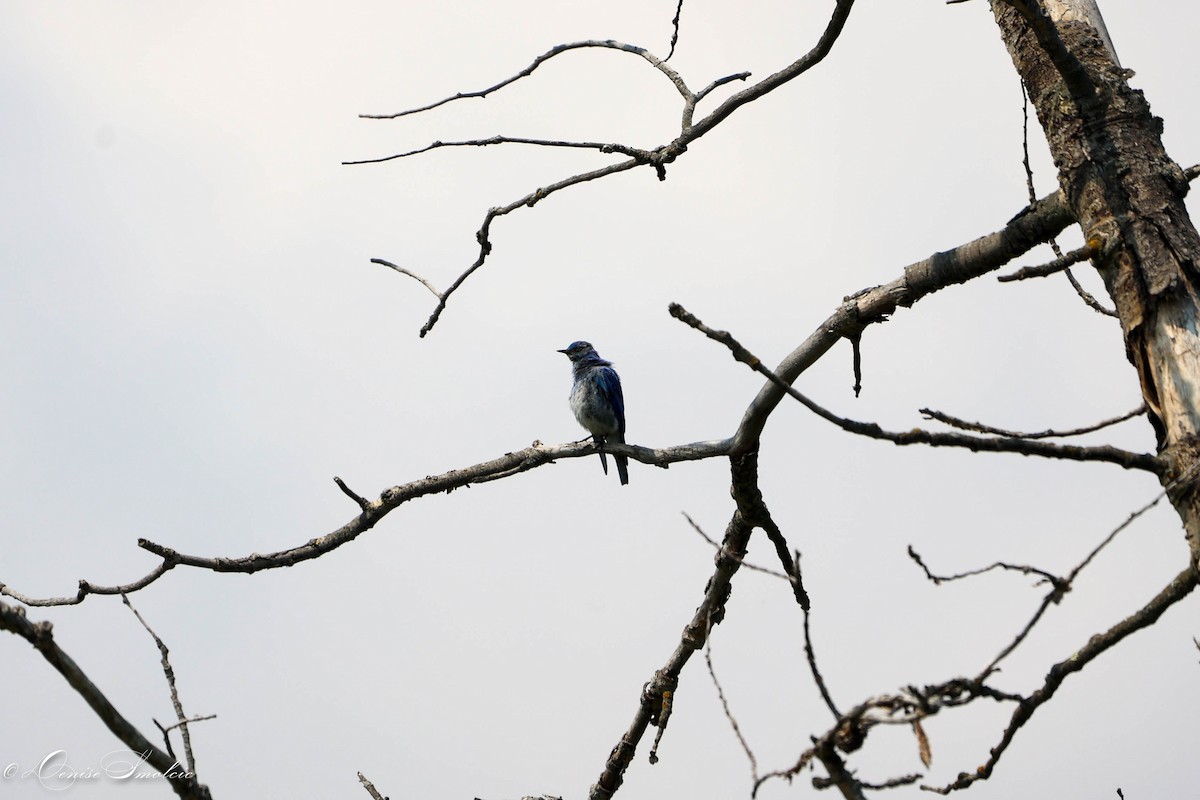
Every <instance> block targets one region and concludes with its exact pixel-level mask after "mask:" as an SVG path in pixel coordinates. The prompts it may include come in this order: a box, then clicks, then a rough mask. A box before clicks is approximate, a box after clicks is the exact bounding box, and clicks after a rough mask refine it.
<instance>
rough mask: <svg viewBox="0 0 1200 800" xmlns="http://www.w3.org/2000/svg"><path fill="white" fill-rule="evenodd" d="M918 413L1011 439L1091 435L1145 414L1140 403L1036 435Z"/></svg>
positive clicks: (924, 410)
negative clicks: (1077, 425)
mask: <svg viewBox="0 0 1200 800" xmlns="http://www.w3.org/2000/svg"><path fill="white" fill-rule="evenodd" d="M920 412H921V414H922V415H923V416H924V417H925V418H926V419H936V420H937V421H938V422H944V423H946V424H947V425H949V426H951V427H953V428H959V429H961V430H966V431H975V432H976V433H990V434H994V435H996V436H1007V437H1009V438H1013V439H1062V438H1066V437H1068V436H1082V435H1083V434H1085V433H1093V432H1095V431H1098V430H1101V429H1102V428H1107V427H1109V426H1111V425H1116V424H1118V423H1121V422H1125V421H1126V420H1129V419H1133V418H1134V417H1138V416H1141V415H1142V414H1145V413H1146V404H1145V403H1142V404H1141V405H1140V406H1138V407H1137V408H1135V409H1134V410H1133V411H1129V412H1126V413H1124V414H1121V415H1120V416H1117V417H1113V418H1112V419H1106V420H1102V421H1100V422H1097V423H1095V424H1094V425H1086V426H1084V427H1082V428H1070V429H1068V430H1065V431H1056V430H1052V429H1049V428H1048V429H1046V430H1044V431H1039V432H1037V433H1019V432H1017V431H1010V430H1006V429H1004V428H993V427H992V426H990V425H984V424H983V423H982V422H967V421H965V420H961V419H959V418H957V417H952V416H950V415H949V414H944V413H942V412H941V411H934V410H933V409H929V408H922V409H920Z"/></svg>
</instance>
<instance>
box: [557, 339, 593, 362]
mask: <svg viewBox="0 0 1200 800" xmlns="http://www.w3.org/2000/svg"><path fill="white" fill-rule="evenodd" d="M558 352H560V353H563V354H565V355H566V357H567V358H569V359H571V360H572V361H578V360H579V359H581V358H587V357H588V356H589V355H593V354H595V352H596V348H594V347H592V345H591V344H590V343H589V342H571V344H569V345H567V348H566V349H565V350H559V351H558Z"/></svg>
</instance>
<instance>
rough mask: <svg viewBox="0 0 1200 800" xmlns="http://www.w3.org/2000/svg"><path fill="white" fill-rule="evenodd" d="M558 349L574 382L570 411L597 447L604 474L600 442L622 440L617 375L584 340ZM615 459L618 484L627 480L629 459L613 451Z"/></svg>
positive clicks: (622, 398)
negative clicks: (568, 365) (569, 362)
mask: <svg viewBox="0 0 1200 800" xmlns="http://www.w3.org/2000/svg"><path fill="white" fill-rule="evenodd" d="M558 352H560V353H563V354H565V355H566V357H567V358H569V359H571V374H572V377H573V378H574V383H573V384H572V386H571V395H570V404H571V411H573V412H575V419H577V420H578V421H579V424H580V425H582V426H583V427H584V428H585V429H587V431H588V432H589V433H591V434H592V440H593V441H595V442H596V444H597V445H598V446H599V447H600V466H602V467H603V468H604V474H605V475H607V474H608V459H607V458H605V456H604V449H603V448H604V443H605V442H606V441H610V442H620V443H621V444H624V443H625V395H624V394H623V393H622V392H621V379H620V378H619V377H617V371H616V370H615V369H613V366H612V362H611V361H606V360H604V359H603V358H601V357H600V354H599V353H597V352H596V348H594V347H592V345H591V344H590V343H588V342H582V341H580V342H572V343H571V344H570V345H568V346H567V348H566V349H565V350H559V351H558ZM613 459H614V460H615V461H616V462H617V474H618V475H619V476H620V478H621V485H622V486H624V485H625V484H627V483H629V459H628V458H627V457H626V456H620V455H614V456H613Z"/></svg>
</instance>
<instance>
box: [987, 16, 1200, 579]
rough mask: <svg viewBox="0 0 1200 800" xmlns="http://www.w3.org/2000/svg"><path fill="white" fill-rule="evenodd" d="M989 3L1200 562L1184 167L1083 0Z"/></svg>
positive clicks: (1191, 245)
mask: <svg viewBox="0 0 1200 800" xmlns="http://www.w3.org/2000/svg"><path fill="white" fill-rule="evenodd" d="M992 12H993V14H994V15H995V17H996V22H997V24H998V25H999V27H1000V31H1001V35H1002V36H1003V37H1004V43H1005V45H1006V46H1007V48H1008V52H1009V54H1010V55H1011V56H1012V60H1013V65H1014V66H1015V67H1016V69H1017V72H1018V73H1019V74H1020V76H1021V80H1022V81H1024V83H1025V87H1026V90H1027V91H1028V93H1029V97H1030V99H1031V101H1032V102H1033V104H1034V106H1035V107H1036V109H1037V115H1038V120H1039V121H1040V122H1041V125H1042V129H1043V130H1044V131H1045V133H1046V139H1047V141H1048V142H1049V145H1050V152H1051V154H1052V155H1053V157H1054V163H1055V165H1056V166H1057V168H1058V180H1059V185H1060V186H1061V188H1062V190H1063V192H1064V194H1065V195H1066V197H1067V201H1068V204H1069V206H1070V209H1071V211H1072V212H1073V213H1074V215H1075V218H1076V220H1078V222H1079V225H1080V227H1081V228H1082V229H1083V232H1084V235H1085V237H1086V239H1087V242H1088V246H1089V247H1090V248H1091V249H1092V251H1093V257H1092V264H1093V265H1094V266H1095V267H1096V269H1097V270H1099V272H1100V275H1101V276H1102V277H1103V279H1104V284H1105V286H1106V287H1107V289H1108V292H1109V294H1110V295H1111V296H1112V299H1113V302H1114V303H1115V305H1116V309H1117V315H1118V316H1119V317H1120V321H1121V329H1122V331H1123V333H1124V337H1125V351H1126V354H1127V355H1128V357H1129V360H1130V362H1132V363H1133V366H1134V367H1135V368H1136V369H1137V373H1138V377H1139V379H1140V380H1141V386H1142V394H1143V396H1144V397H1145V399H1146V406H1147V408H1148V409H1149V415H1148V416H1149V418H1150V421H1151V424H1152V425H1153V426H1154V430H1155V433H1156V434H1157V436H1158V449H1159V453H1160V455H1161V456H1162V458H1163V459H1164V460H1165V461H1166V462H1167V464H1168V471H1167V474H1166V476H1165V477H1164V478H1163V482H1164V485H1165V486H1167V487H1168V488H1169V489H1171V492H1170V496H1171V501H1172V502H1173V503H1174V505H1175V508H1176V510H1177V511H1178V512H1179V515H1180V517H1181V518H1182V520H1183V525H1184V530H1185V532H1186V535H1187V540H1188V545H1189V547H1190V549H1191V562H1192V568H1193V570H1200V493H1198V491H1197V485H1198V482H1197V481H1196V480H1195V478H1196V477H1197V473H1200V330H1198V328H1200V325H1198V322H1197V320H1198V315H1200V311H1198V305H1200V236H1198V235H1197V233H1196V228H1195V226H1194V225H1193V224H1192V221H1191V219H1190V218H1189V216H1188V213H1187V209H1186V208H1185V206H1184V203H1183V198H1184V195H1185V194H1186V193H1187V190H1188V182H1187V179H1186V177H1185V175H1184V172H1183V170H1182V169H1180V167H1179V165H1178V164H1176V163H1175V162H1174V161H1172V160H1171V158H1170V157H1169V156H1168V155H1167V153H1166V150H1165V149H1164V148H1163V144H1162V139H1161V133H1162V120H1161V119H1159V118H1157V117H1155V116H1153V115H1152V114H1151V113H1150V105H1149V103H1147V102H1146V99H1145V97H1144V96H1143V95H1142V92H1141V91H1139V90H1136V89H1132V88H1130V86H1129V83H1128V78H1129V77H1130V76H1131V75H1132V73H1131V72H1129V71H1128V70H1125V69H1123V68H1122V67H1121V66H1120V65H1119V63H1118V62H1117V60H1116V55H1115V53H1114V52H1113V48H1112V44H1111V42H1110V41H1109V39H1108V34H1107V32H1106V31H1105V30H1104V23H1103V20H1102V19H1101V18H1100V12H1099V9H1098V8H1097V7H1096V3H1095V2H1093V0H992Z"/></svg>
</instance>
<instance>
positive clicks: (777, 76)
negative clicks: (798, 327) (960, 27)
mask: <svg viewBox="0 0 1200 800" xmlns="http://www.w3.org/2000/svg"><path fill="white" fill-rule="evenodd" d="M853 5H854V0H837V5H836V7H835V9H834V11H833V14H832V15H831V17H830V21H829V24H828V25H827V26H826V29H825V31H824V33H823V34H822V35H821V38H820V39H819V40H818V42H817V44H816V46H815V47H813V49H812V50H810V51H809V52H808V53H807V54H806V55H804V56H803V57H802V58H800V59H798V60H797V61H795V62H793V63H792V64H790V65H789V66H788V67H786V68H784V69H782V70H780V71H779V72H776V73H774V74H773V75H770V76H768V77H767V78H765V79H764V80H762V81H760V82H759V83H756V84H754V85H753V86H750V87H747V88H746V89H743V90H742V91H740V92H738V93H736V94H734V95H732V96H731V97H729V98H727V99H726V100H725V101H724V102H723V103H721V104H720V105H719V106H718V107H717V108H716V109H714V110H713V112H712V113H710V114H709V115H708V116H707V117H705V118H704V119H702V120H700V122H697V123H694V124H693V117H694V114H695V109H696V104H697V103H698V102H699V101H700V100H701V99H702V98H703V97H704V96H706V95H707V94H708V93H709V92H711V91H712V90H713V89H715V88H717V87H718V86H722V85H724V84H726V83H729V82H731V81H734V80H745V79H746V78H747V77H749V73H737V74H736V75H731V76H727V77H725V78H721V79H718V80H716V81H714V82H713V83H711V84H710V85H709V86H708V87H706V88H705V89H704V90H703V91H702V92H701V93H700V94H695V93H693V92H692V91H691V90H690V89H689V88H688V86H687V84H686V83H685V82H684V80H683V78H682V77H681V76H680V75H679V73H677V72H676V71H675V70H674V69H672V68H671V67H669V66H667V64H666V63H665V62H664V61H663V60H661V59H659V58H658V57H657V56H655V55H654V54H653V53H651V52H650V51H648V50H646V49H645V48H643V47H639V46H636V45H631V44H625V43H623V42H617V41H613V40H611V39H609V40H603V41H601V40H588V41H583V42H572V43H569V44H563V45H558V46H557V47H554V48H551V49H550V50H548V51H547V52H545V53H543V54H542V55H540V56H538V57H537V58H536V59H534V61H533V63H532V64H530V65H529V66H528V67H526V68H525V69H524V70H522V71H521V72H519V73H517V74H516V75H514V76H513V77H511V78H507V79H505V80H503V81H501V82H500V83H497V84H495V85H493V86H491V87H488V88H487V89H483V90H480V91H477V92H460V93H458V94H456V95H453V96H451V97H447V98H445V99H443V100H439V101H438V102H436V103H431V104H429V105H426V106H422V107H420V108H415V109H410V110H408V111H402V112H399V113H397V114H387V115H362V116H364V117H367V118H370V119H394V118H396V117H400V116H405V115H407V114H415V113H418V112H421V111H428V110H430V109H433V108H437V107H438V106H441V105H444V104H446V103H449V102H452V101H454V100H460V99H464V98H468V97H486V96H487V95H488V94H490V93H492V92H494V91H496V90H498V89H501V88H503V87H505V86H507V85H509V84H511V83H513V82H514V81H517V80H520V79H521V78H524V77H526V76H528V75H529V74H530V73H532V72H533V71H534V70H535V69H537V67H538V66H539V65H541V64H542V63H544V62H545V61H547V60H548V59H550V58H553V57H555V56H557V55H560V54H561V53H564V52H567V51H569V50H577V49H581V48H587V47H598V48H607V49H615V50H621V51H624V52H628V53H633V54H635V55H638V56H641V57H642V58H644V59H645V60H646V61H648V62H649V63H650V64H651V65H652V66H653V67H654V68H655V69H657V70H659V71H660V72H662V73H663V74H664V75H665V76H666V77H667V78H668V79H670V81H671V82H672V84H673V85H674V86H675V88H676V90H677V91H678V92H679V94H680V96H681V97H682V98H683V112H682V117H681V123H680V133H679V136H678V137H677V138H676V139H675V140H674V141H672V142H669V143H667V144H664V145H660V146H659V147H657V148H654V149H652V150H639V149H637V148H630V147H625V146H622V145H615V144H606V145H601V144H599V143H595V142H549V141H545V140H534V139H522V138H517V137H493V138H492V139H479V140H473V141H469V142H452V143H444V142H434V143H433V144H431V145H429V146H428V147H425V148H422V149H420V150H414V151H411V152H409V153H402V154H400V155H395V156H388V157H386V158H378V159H366V160H359V161H353V162H345V163H355V164H361V163H373V162H378V161H388V160H391V159H395V158H402V157H405V156H409V155H416V154H417V153H424V152H428V151H429V150H432V149H435V148H438V147H445V146H468V145H474V146H482V145H487V144H501V143H507V142H521V143H526V144H539V145H544V146H555V147H583V148H590V149H598V150H600V151H601V152H610V153H613V152H620V153H625V154H628V155H631V156H632V157H631V158H630V160H628V161H623V162H620V163H618V164H612V165H609V166H607V167H603V168H601V169H597V170H593V171H591V172H585V173H580V174H577V175H572V176H570V177H568V178H564V179H562V180H560V181H558V182H557V183H554V184H551V185H550V186H547V187H543V188H541V189H537V190H535V191H534V192H531V193H530V194H528V195H526V196H525V197H523V198H521V199H520V200H517V201H515V202H513V203H509V204H508V205H506V206H502V207H499V208H492V209H491V210H489V211H488V212H487V214H486V215H485V217H484V221H483V224H482V226H481V227H480V229H479V231H478V232H477V233H476V234H475V238H476V240H477V241H478V242H479V248H480V249H479V255H478V257H477V258H476V260H475V262H474V263H472V264H471V266H469V267H468V268H467V269H466V271H465V272H463V273H462V274H461V275H459V277H458V278H457V279H456V280H455V281H454V283H452V284H451V285H450V287H449V288H448V289H446V291H444V292H441V293H438V292H436V291H435V292H434V294H435V295H436V296H437V297H438V304H437V306H436V307H435V308H434V311H433V313H432V314H431V315H430V317H429V319H428V320H427V321H426V322H425V325H424V326H423V327H422V328H421V331H420V335H421V336H422V337H423V336H425V335H426V334H428V333H429V331H431V330H432V329H433V326H434V325H435V324H437V321H438V318H439V317H440V316H441V313H442V311H443V310H444V309H445V307H446V301H447V300H448V299H449V297H450V295H451V294H453V293H454V292H455V291H456V290H457V289H458V287H459V286H461V285H462V283H463V281H465V280H466V279H467V278H468V277H470V275H471V274H472V273H474V272H475V270H477V269H479V268H480V267H481V266H483V264H484V262H485V261H486V260H487V257H488V255H489V254H490V253H491V250H492V243H491V241H490V240H489V232H490V228H491V223H492V221H493V220H494V219H495V218H496V217H499V216H504V215H506V214H509V213H511V212H512V211H514V210H516V209H518V208H522V207H525V206H533V205H534V204H535V203H537V202H538V201H540V200H541V199H543V198H544V197H547V196H548V195H550V194H553V193H554V192H556V191H560V190H562V189H565V188H568V187H570V186H575V185H578V184H580V183H585V182H587V181H591V180H595V179H597V178H603V177H606V176H608V175H612V174H615V173H617V172H624V171H626V170H629V169H632V168H634V167H637V166H643V165H645V166H651V167H653V168H654V170H655V172H656V173H657V174H658V179H659V180H665V179H666V165H667V164H670V163H672V162H674V161H675V159H676V158H677V157H679V156H680V155H682V154H683V153H684V152H686V151H687V147H688V145H689V144H690V143H691V142H693V141H695V140H696V139H699V138H700V137H701V136H703V135H704V134H706V133H707V132H708V131H710V130H712V128H713V127H715V126H716V125H718V124H719V123H720V122H721V121H722V120H724V119H725V118H727V117H728V116H729V115H730V114H732V113H733V112H734V111H736V110H737V109H738V108H740V107H741V106H743V105H745V104H747V103H750V102H752V101H754V100H757V99H758V98H760V97H762V96H764V95H766V94H768V93H769V92H771V91H773V90H775V89H777V88H779V87H780V86H782V85H783V84H785V83H787V82H788V81H790V80H792V79H794V78H796V77H797V76H799V75H801V74H803V73H804V72H806V71H808V70H809V69H811V68H812V67H813V66H815V65H816V64H818V63H820V62H821V60H822V59H824V58H825V56H826V55H827V54H828V53H829V50H830V49H831V48H832V47H833V44H834V42H835V41H836V40H837V38H838V36H839V35H840V34H841V31H842V27H843V26H844V25H845V22H846V19H847V18H848V17H849V15H850V9H851V8H852V7H853ZM402 271H403V272H405V274H410V275H411V273H408V272H407V271H404V270H402ZM426 285H427V286H428V284H426ZM429 288H431V289H432V287H429Z"/></svg>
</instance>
